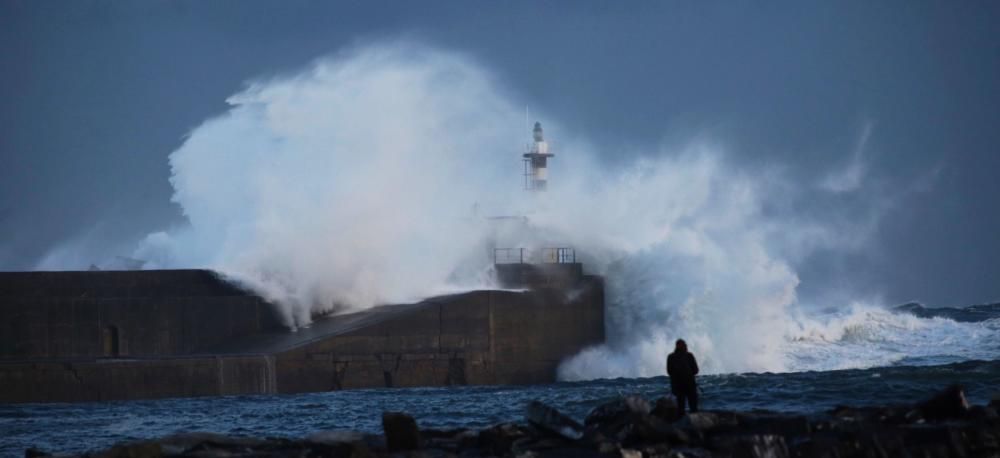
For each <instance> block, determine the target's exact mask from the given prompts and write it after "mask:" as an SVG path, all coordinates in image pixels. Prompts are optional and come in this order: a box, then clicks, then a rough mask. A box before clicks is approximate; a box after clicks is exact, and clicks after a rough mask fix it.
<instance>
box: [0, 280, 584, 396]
mask: <svg viewBox="0 0 1000 458" xmlns="http://www.w3.org/2000/svg"><path fill="white" fill-rule="evenodd" d="M63 274H65V275H66V282H60V278H59V277H60V275H63ZM84 274H86V275H84ZM32 275H36V276H37V277H36V278H35V279H31V278H29V277H30V276H32ZM88 282H89V283H92V284H94V285H97V286H94V287H89V286H88ZM116 282H118V284H119V285H128V286H127V287H122V288H116V286H115V284H116ZM44 285H53V289H51V290H50V289H46V288H45V287H44ZM175 293H176V294H177V295H173V294H175ZM0 323H2V324H0V330H2V335H0V402H6V403H10V402H73V401H91V400H113V399H148V398H163V397H184V396H212V395H232V394H266V393H300V392H315V391H328V390H339V389H351V388H367V387H407V386H445V385H466V384H525V383H545V382H552V381H555V377H556V370H557V368H558V365H559V362H560V361H561V360H562V359H564V358H566V357H568V356H571V355H573V354H575V353H576V352H578V351H579V350H581V349H583V348H585V347H586V346H589V345H595V344H598V343H601V342H603V341H604V285H603V280H602V279H601V278H600V277H594V276H584V275H580V276H578V277H575V278H573V279H569V280H568V279H566V278H563V279H562V280H561V281H560V282H558V284H556V283H552V284H548V285H542V286H540V287H537V288H534V289H530V290H525V291H498V290H489V291H472V292H468V293H462V294H455V295H449V296H442V297H436V298H432V299H428V300H425V301H423V302H420V303H416V304H402V305H389V306H383V307H376V308H374V309H371V310H367V311H364V312H358V313H351V314H344V315H336V316H331V317H325V318H322V319H319V320H317V321H316V322H315V323H313V325H312V326H310V327H309V328H305V329H300V330H298V331H297V332H290V331H288V330H285V329H281V328H280V325H279V324H278V321H277V318H276V316H275V314H274V313H273V312H272V309H271V307H270V306H269V305H268V304H267V303H266V302H264V301H263V300H261V299H260V298H258V297H256V296H254V295H252V294H249V293H247V292H244V291H241V290H239V289H238V288H234V287H232V286H230V285H228V284H226V283H225V282H224V281H222V280H220V279H218V278H217V277H215V276H214V275H213V274H211V273H210V272H206V271H148V272H87V273H84V272H65V273H62V272H45V273H0Z"/></svg>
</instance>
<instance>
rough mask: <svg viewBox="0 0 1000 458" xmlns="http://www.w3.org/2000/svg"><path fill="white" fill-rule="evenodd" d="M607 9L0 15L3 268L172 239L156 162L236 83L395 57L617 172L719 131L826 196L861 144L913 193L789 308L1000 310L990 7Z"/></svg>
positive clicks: (749, 154) (55, 10) (996, 76)
mask: <svg viewBox="0 0 1000 458" xmlns="http://www.w3.org/2000/svg"><path fill="white" fill-rule="evenodd" d="M876 3H877V4H876ZM620 6H621V5H619V4H617V3H611V2H523V3H522V2H402V1H400V2H367V1H366V2H346V1H345V2H313V1H292V2H276V1H275V2H262V1H238V2H237V1H211V2H202V1H197V2H195V1H190V2H187V1H179V2H124V1H119V2H113V1H78V2H37V1H12V0H0V100H2V103H0V161H2V162H0V163H2V164H3V168H2V173H0V269H5V270H16V269H28V268H32V267H33V266H35V265H36V264H37V263H38V261H39V259H40V258H41V257H42V256H44V254H45V253H46V251H47V250H48V249H49V248H51V247H52V246H53V245H55V244H58V243H62V242H64V241H66V240H70V239H73V238H75V237H81V236H82V234H87V235H88V236H89V237H91V238H93V239H98V240H106V241H107V242H108V243H109V244H115V243H117V244H120V245H121V246H123V247H124V246H129V245H131V244H132V243H134V241H135V240H136V239H137V238H138V237H141V236H142V235H144V234H146V233H148V232H149V231H151V230H157V229H160V228H163V227H165V226H167V225H170V224H181V223H182V221H183V220H182V218H181V216H180V215H179V212H178V210H177V208H176V207H174V206H173V205H171V204H170V201H169V199H170V194H171V189H170V186H169V183H168V181H167V178H168V175H169V170H168V165H167V160H166V159H167V155H168V154H169V153H170V152H171V151H172V150H173V149H175V148H177V147H178V146H179V145H180V143H181V141H182V138H183V135H184V134H185V133H187V132H188V131H190V129H191V128H193V127H194V126H196V125H198V124H199V123H200V122H202V121H203V120H205V119H206V118H208V117H210V116H213V115H215V114H218V113H220V112H222V111H223V110H224V108H225V105H224V101H225V98H226V97H227V96H229V95H231V94H233V93H235V92H236V91H238V90H239V89H240V88H241V87H242V84H243V82H244V81H246V80H248V79H251V78H253V77H258V76H262V75H263V76H266V75H268V74H273V73H275V72H287V71H290V70H294V69H297V68H300V67H302V66H304V65H305V64H307V63H308V62H309V61H311V60H312V59H314V58H317V57H320V56H322V55H325V54H329V53H331V52H336V51H337V50H338V49H341V48H342V47H344V46H346V45H350V44H352V43H357V42H359V41H364V40H369V39H377V38H382V37H399V36H411V37H415V38H419V39H421V40H424V41H427V42H429V43H432V44H434V45H438V46H442V47H446V48H449V49H455V50H459V51H463V52H466V53H468V54H469V55H471V56H474V57H475V58H476V59H478V60H479V61H480V62H482V63H483V64H484V65H485V66H487V67H488V68H490V69H491V70H493V71H495V72H496V73H497V74H498V76H499V79H500V81H502V82H503V83H504V84H505V85H507V86H508V89H509V90H510V91H512V92H513V93H516V94H518V96H519V97H521V98H523V99H525V100H531V101H532V104H533V105H537V106H539V107H543V108H544V110H545V111H546V112H547V113H551V114H552V115H554V116H556V117H558V118H559V119H560V120H561V121H562V122H563V123H564V124H566V125H568V126H571V127H572V128H573V129H574V130H576V131H579V132H586V133H587V135H588V137H589V138H590V139H592V140H593V141H595V142H597V144H598V146H599V147H600V148H601V150H602V151H604V152H605V154H606V155H607V160H608V161H609V162H613V161H616V160H618V159H620V158H621V157H623V156H628V155H629V154H632V153H631V151H633V148H632V147H633V146H639V145H656V144H659V143H661V142H669V141H672V140H676V139H684V138H686V137H689V136H691V135H695V134H697V133H698V132H701V131H711V132H713V133H714V134H717V135H720V136H721V137H722V138H724V141H725V142H726V143H727V144H729V145H731V146H732V147H731V150H732V153H734V154H737V155H738V157H737V160H738V161H740V162H742V163H745V164H747V165H748V166H752V165H760V164H768V163H775V164H785V165H787V166H788V167H789V169H790V170H789V173H791V174H794V175H795V176H796V177H799V179H800V180H801V181H802V182H809V181H815V182H816V183H817V184H820V183H821V182H822V180H823V179H824V177H825V176H826V174H827V173H828V172H829V171H830V170H831V168H836V167H844V166H846V165H847V164H848V163H849V161H850V160H851V154H852V152H853V151H854V150H855V148H856V146H857V143H858V140H859V137H860V136H861V135H862V133H863V131H864V130H865V128H866V126H871V135H870V136H869V138H868V141H867V142H866V144H865V145H864V146H865V147H864V152H863V157H862V159H863V161H864V167H865V168H864V170H863V171H865V172H866V173H865V174H864V178H865V179H866V180H868V182H872V181H874V182H875V183H876V184H875V185H874V186H873V187H872V188H871V191H872V192H881V191H883V189H880V188H879V184H881V186H892V187H894V188H900V187H910V188H912V189H914V192H913V193H911V194H910V197H908V198H906V199H903V200H902V201H901V202H900V203H899V204H898V205H895V206H893V207H892V208H891V209H890V210H889V211H888V212H887V213H886V214H885V219H884V220H883V221H882V222H881V224H880V225H879V228H878V233H877V234H876V236H875V240H874V243H872V244H871V248H870V249H867V250H865V252H862V253H850V254H843V253H817V254H815V255H814V256H813V257H812V258H810V259H808V260H807V262H806V263H805V265H804V266H802V268H801V270H800V275H801V277H802V280H803V285H802V291H803V292H804V293H805V294H808V293H809V292H810V291H818V290H821V289H827V288H829V287H831V286H832V287H834V288H836V287H840V286H842V287H843V288H844V289H845V290H852V291H863V292H882V293H884V294H885V298H886V300H888V301H889V302H901V301H905V300H910V299H916V300H921V301H924V302H926V303H929V304H934V305H951V304H968V303H975V302H984V301H990V300H1000V262H998V260H1000V235H998V234H1000V198H998V196H1000V180H998V179H997V178H996V176H997V172H998V170H1000V154H998V153H997V145H1000V129H998V126H1000V91H998V81H1000V29H998V27H997V25H996V24H1000V5H998V4H997V3H995V2H935V3H930V2H911V1H906V2H904V1H900V2H894V3H880V2H822V3H821V2H729V3H725V4H703V3H700V2H699V3H695V2H633V3H628V4H625V5H624V7H620ZM844 199H859V202H857V205H858V206H859V207H861V206H863V205H864V203H865V202H863V200H864V199H865V197H864V195H863V194H862V195H861V196H853V197H846V196H845V197H844ZM806 202H807V203H808V202H812V203H814V204H815V205H807V207H808V208H799V209H797V211H802V212H807V213H808V212H821V211H825V209H824V205H826V202H824V201H821V200H816V201H809V200H806ZM847 204H851V202H847Z"/></svg>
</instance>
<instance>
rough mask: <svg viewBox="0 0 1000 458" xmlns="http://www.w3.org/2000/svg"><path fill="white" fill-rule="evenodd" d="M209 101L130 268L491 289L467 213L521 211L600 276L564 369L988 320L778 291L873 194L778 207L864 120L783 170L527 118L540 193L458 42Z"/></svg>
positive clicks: (705, 148)
mask: <svg viewBox="0 0 1000 458" xmlns="http://www.w3.org/2000/svg"><path fill="white" fill-rule="evenodd" d="M228 102H229V104H230V108H229V109H228V111H226V112H225V113H223V114H220V115H219V116H216V117H214V118H212V119H209V120H206V121H205V122H204V123H202V124H201V125H200V126H198V127H196V128H195V129H193V131H192V132H190V134H189V135H188V136H187V137H186V138H185V140H184V142H183V144H182V145H181V146H180V147H179V148H178V149H177V150H176V151H174V152H173V153H172V154H171V155H170V159H169V160H170V166H171V173H172V174H171V178H170V180H171V183H172V185H173V187H174V195H173V201H174V202H176V203H177V204H178V205H179V206H180V208H181V209H182V211H183V214H184V215H185V217H186V218H187V220H188V224H186V225H184V226H183V227H177V228H171V229H168V230H164V231H158V232H155V233H151V234H149V235H148V236H147V237H146V238H145V239H144V240H143V241H142V242H141V243H140V246H139V247H138V248H137V249H136V251H135V253H134V256H135V257H137V258H140V259H144V260H147V261H148V262H147V265H146V267H147V268H176V267H199V268H210V269H214V270H216V271H219V272H222V273H223V274H225V275H226V276H228V277H230V278H233V279H235V280H237V281H239V282H241V283H243V284H245V285H247V286H248V287H250V288H253V289H254V290H256V291H257V292H259V293H260V294H262V295H263V296H265V297H267V298H269V299H271V300H273V301H275V302H276V303H279V304H281V306H282V309H283V313H284V316H285V319H286V321H287V322H288V323H289V324H290V325H293V326H303V325H307V324H308V323H309V321H310V319H311V317H312V316H313V315H314V314H316V313H324V312H330V311H342V310H356V309H362V308H367V307H371V306H373V305H377V304H382V303H390V302H402V301H412V300H417V299H420V298H422V297H427V296H430V295H434V294H439V293H441V292H445V291H456V290H463V289H472V288H483V287H490V286H491V283H490V282H491V280H490V276H489V275H488V273H489V270H490V267H491V266H490V262H491V259H490V256H489V255H488V253H490V246H491V245H490V244H491V238H490V237H491V235H490V234H491V227H490V225H489V223H488V222H487V221H488V220H487V218H485V217H486V216H493V215H525V216H527V217H528V219H529V221H530V224H531V227H532V229H533V231H534V234H533V235H527V234H524V235H523V237H524V238H525V240H527V239H528V238H530V237H538V234H544V237H545V238H547V239H550V240H558V241H560V242H561V243H563V244H566V245H572V246H574V247H576V250H577V253H578V254H580V255H581V257H582V259H581V260H582V262H583V263H584V265H585V268H586V269H587V270H588V271H589V272H592V273H596V274H600V275H604V276H605V277H606V279H607V304H608V310H607V327H608V342H607V344H605V345H602V346H599V347H596V348H590V349H587V350H585V351H583V352H581V353H580V354H579V355H577V356H575V357H573V358H571V359H569V360H567V361H565V362H564V363H563V365H562V367H561V369H560V376H561V378H563V379H567V380H579V379H591V378H607V377H642V376H653V375H660V374H663V372H664V368H663V360H664V355H665V354H666V353H668V351H669V349H670V348H671V346H672V342H673V339H675V338H678V337H684V338H685V339H686V340H687V341H688V343H689V345H690V346H691V348H692V350H693V351H694V352H696V354H698V356H699V358H700V360H701V361H702V366H703V369H704V370H705V372H708V373H721V372H763V371H770V372H782V371H801V370H829V369H840V368H849V367H870V366H879V365H887V364H894V363H899V362H907V361H919V360H921V358H923V360H927V361H931V360H936V359H935V358H937V359H942V358H944V359H947V358H953V359H994V358H996V357H997V355H998V354H1000V339H998V337H997V336H998V335H1000V332H998V330H1000V325H998V322H997V320H996V319H993V320H987V321H983V322H976V323H957V322H954V321H951V320H947V319H944V318H931V319H925V318H917V317H914V316H910V315H905V314H894V313H892V312H890V311H888V310H886V309H884V308H883V307H880V306H879V305H878V304H870V305H863V304H860V303H851V304H822V305H823V306H824V307H828V308H824V309H822V311H820V310H821V309H819V308H817V307H812V306H813V305H817V304H805V303H803V301H802V300H801V299H800V298H799V297H798V296H797V287H798V285H799V278H798V276H797V274H796V265H797V264H798V263H800V262H802V260H803V259H805V258H806V257H807V256H809V255H810V254H812V253H816V252H818V251H821V250H827V251H836V250H845V251H850V250H858V249H862V248H863V247H864V246H865V244H866V243H868V242H869V241H870V240H871V236H872V233H873V232H874V229H875V228H876V227H877V225H878V220H879V218H880V215H881V214H882V213H884V211H886V206H884V205H881V204H880V202H874V203H872V204H871V205H870V206H868V207H865V208H862V209H859V210H850V209H841V210H842V211H836V212H829V213H825V212H824V213H823V214H821V215H816V214H813V213H805V214H803V213H800V212H797V211H795V210H794V209H795V208H798V207H797V205H798V204H800V203H801V202H800V201H799V200H797V199H805V198H806V197H802V196H817V195H824V193H826V194H831V195H833V194H838V195H839V194H843V193H852V192H864V190H865V189H864V179H865V176H864V173H863V172H864V170H865V169H864V167H863V164H861V163H860V162H859V161H860V160H861V159H863V155H862V154H860V153H859V151H861V150H862V149H863V148H864V144H865V143H866V142H867V141H868V137H869V135H870V134H871V129H870V126H868V127H866V128H865V131H864V133H863V135H862V136H861V137H862V140H861V141H859V149H858V150H857V151H855V152H853V153H848V154H846V156H848V157H849V158H851V159H850V164H849V167H848V169H846V170H832V171H829V174H828V175H827V176H826V177H825V178H824V179H823V180H818V181H817V180H812V181H810V182H805V183H803V182H799V181H796V179H794V177H791V176H788V175H787V174H786V173H784V170H785V169H783V168H782V167H780V166H779V167H766V166H754V167H748V166H746V165H744V164H741V163H740V162H739V161H737V160H735V159H734V157H736V156H735V154H736V152H738V148H730V147H727V146H726V145H725V144H724V143H722V142H718V141H714V140H712V139H711V138H710V136H706V135H699V136H695V139H694V140H691V141H689V142H687V143H686V144H683V145H680V146H660V147H655V148H648V149H647V150H641V151H631V152H629V153H630V154H628V155H627V157H629V158H639V159H628V160H619V159H615V158H613V157H609V156H608V155H607V154H600V153H599V152H598V151H596V148H594V147H593V146H591V144H590V142H589V141H588V139H587V136H586V135H584V134H580V133H578V132H574V131H573V130H572V129H570V128H568V127H566V126H564V125H562V124H560V123H559V122H558V119H554V118H553V117H551V116H545V115H542V116H539V120H541V121H542V122H543V124H545V126H546V132H547V133H548V134H549V137H550V138H551V139H553V142H552V143H553V150H554V152H555V153H556V160H555V161H554V162H553V164H552V168H551V169H550V170H551V175H552V177H551V180H550V183H549V186H550V189H549V190H548V191H547V192H546V193H545V194H543V195H540V196H532V195H528V194H527V193H525V192H523V191H522V190H521V187H520V186H521V183H520V179H521V177H520V176H519V172H520V165H521V164H520V157H519V153H520V150H521V149H523V147H524V143H523V142H524V141H526V139H527V135H528V133H527V132H525V131H524V130H523V122H524V119H523V114H524V112H523V107H524V104H523V101H521V100H518V99H517V97H515V96H513V95H511V94H509V93H507V92H506V91H505V90H504V89H503V85H502V84H500V83H499V82H498V81H497V80H496V78H495V77H494V76H493V75H491V73H490V72H489V71H487V69H485V68H484V67H483V66H482V65H480V64H479V63H477V62H476V61H475V59H472V58H470V57H468V56H465V55H463V54H459V53H455V52H450V51H444V50H439V49H435V48H433V47H429V46H423V45H415V44H403V43H399V42H382V43H377V44H372V45H366V46H359V47H356V48H353V49H350V50H346V51H344V52H342V53H340V54H338V55H335V56H332V57H329V58H324V59H321V60H318V61H317V62H315V63H313V64H311V65H310V66H308V67H307V68H305V69H302V70H301V71H298V72H295V73H291V74H287V75H283V76H277V77H272V78H269V79H261V80H257V81H254V82H252V83H250V84H248V85H247V87H246V88H245V89H244V90H242V91H241V92H239V93H238V94H236V95H233V96H232V97H230V98H229V99H228ZM859 164H860V165H859ZM815 182H819V183H820V184H819V185H815V184H812V183H815ZM873 200H874V199H873ZM827 215H835V216H827ZM515 237H516V235H515ZM516 241H517V240H515V242H516ZM51 258H52V256H51V255H50V259H51ZM831 305H832V306H835V307H833V308H832V309H831V308H829V306H831ZM838 305H839V307H837V306H838ZM831 310H832V311H831Z"/></svg>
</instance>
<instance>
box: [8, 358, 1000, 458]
mask: <svg viewBox="0 0 1000 458" xmlns="http://www.w3.org/2000/svg"><path fill="white" fill-rule="evenodd" d="M956 382H957V383H961V384H962V385H963V386H965V388H966V393H967V395H968V397H969V401H970V402H972V403H977V404H982V403H986V402H987V401H988V400H989V399H990V398H991V396H993V395H995V394H997V393H1000V360H994V361H965V362H960V363H952V364H944V365H933V366H903V365H900V366H892V367H881V368H873V369H857V370H839V371H825V372H799V373H784V374H769V373H764V374H742V375H736V374H728V375H706V376H702V377H700V383H701V385H702V387H703V390H704V391H703V394H702V404H703V408H705V409H738V410H750V409H768V410H777V411H788V412H818V411H822V410H825V409H829V408H832V407H834V406H836V405H859V406H860V405H871V404H887V403H889V404H891V403H908V402H914V401H917V400H919V399H921V398H924V397H926V396H928V395H930V394H932V393H934V392H935V391H936V390H939V389H941V388H943V387H944V386H945V385H947V384H949V383H956ZM666 386H667V378H666V377H652V378H639V379H614V380H595V381H587V382H572V383H555V384H548V385H533V386H477V387H451V388H408V389H406V388H403V389H401V388H397V389H365V390H348V391H336V392H327V393H312V394H299V395H269V396H227V397H209V398H189V399H163V400H152V401H120V402H103V403H77V404H17V405H0V456H5V457H6V456H23V454H24V449H25V448H28V447H37V448H41V449H42V450H46V451H49V452H60V453H68V452H82V451H86V450H92V449H100V448H105V447H107V446H110V445H112V444H114V443H117V442H120V441H126V440H134V439H143V438H153V437H158V436H163V435H167V434H171V433H174V432H180V431H209V432H216V433H223V434H234V435H253V436H269V437H275V436H287V437H301V436H303V435H306V434H309V433H312V432H315V431H320V430H328V429H355V430H362V431H369V432H381V413H382V412H383V411H403V412H407V413H409V414H411V415H413V416H414V417H415V418H416V419H417V422H418V424H419V425H420V426H421V427H428V428H456V427H485V426H489V425H492V424H496V423H500V422H506V421H515V420H519V419H521V418H522V415H523V408H524V406H525V405H526V404H527V403H528V401H530V400H536V399H537V400H541V401H543V402H545V403H548V404H550V405H552V406H555V407H557V408H559V409H560V410H561V411H563V412H564V413H567V414H569V415H571V416H573V417H575V418H577V419H580V420H582V419H583V417H584V416H586V414H587V412H589V411H590V409H592V408H593V407H594V406H596V405H598V404H600V403H601V402H603V401H606V400H609V399H611V398H614V397H616V396H618V395H620V394H632V393H638V394H642V395H644V396H646V397H648V398H654V397H657V396H661V395H664V394H665V393H666Z"/></svg>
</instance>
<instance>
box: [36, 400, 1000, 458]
mask: <svg viewBox="0 0 1000 458" xmlns="http://www.w3.org/2000/svg"><path fill="white" fill-rule="evenodd" d="M998 411H1000V399H997V398H994V400H993V401H991V402H990V403H989V404H988V405H981V406H970V405H969V403H968V402H967V401H966V398H965V395H964V392H963V391H962V388H961V387H960V386H957V385H956V386H950V387H948V388H946V389H944V390H942V391H941V392H939V393H937V394H936V395H935V396H933V397H931V398H929V399H926V400H923V401H921V402H917V403H914V404H909V405H892V406H878V407H860V408H854V407H838V408H835V409H833V410H830V411H827V412H819V413H815V414H810V415H799V414H788V413H778V412H770V411H762V410H761V411H750V412H733V411H703V412H698V413H690V414H687V415H680V413H679V412H678V410H677V406H676V404H674V402H673V401H672V399H670V398H660V399H656V400H654V401H652V402H651V401H649V400H647V399H644V398H642V397H639V396H623V397H621V398H619V399H615V400H612V401H609V402H607V403H605V404H602V405H600V406H598V407H596V408H594V409H593V410H592V411H591V412H590V413H589V414H588V415H587V417H586V418H585V419H583V422H582V423H580V422H578V421H577V420H575V419H573V418H570V417H568V416H566V415H563V414H562V413H560V412H559V411H558V410H557V409H556V408H555V407H554V406H548V405H545V404H542V403H539V402H532V403H529V404H528V405H527V406H526V408H525V416H524V420H523V421H522V422H520V423H505V424H499V425H495V426H492V427H490V428H486V429H482V430H475V429H454V430H434V429H422V428H420V427H419V425H418V424H417V422H416V421H415V420H414V419H413V418H412V417H410V416H408V415H406V414H405V413H398V412H385V413H383V416H382V426H383V434H381V435H374V434H364V433H360V432H355V431H342V430H338V431H323V432H318V433H316V434H313V435H310V436H308V437H304V438H300V439H289V438H251V437H234V436H223V435H217V434H209V433H185V434H177V435H172V436H167V437H163V438H159V439H152V440H144V441H138V442H131V443H123V444H119V445H116V446H114V447H112V448H109V449H107V450H101V451H94V452H89V453H87V454H83V455H68V456H92V457H160V456H164V457H369V456H371V457H381V456H427V457H450V456H511V457H588V456H594V457H598V456H601V457H615V456H621V457H831V458H832V457H895V456H912V457H947V456H969V457H1000V416H998ZM25 456H26V457H41V456H62V455H50V454H48V453H46V452H44V451H42V450H35V449H29V450H27V451H25Z"/></svg>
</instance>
